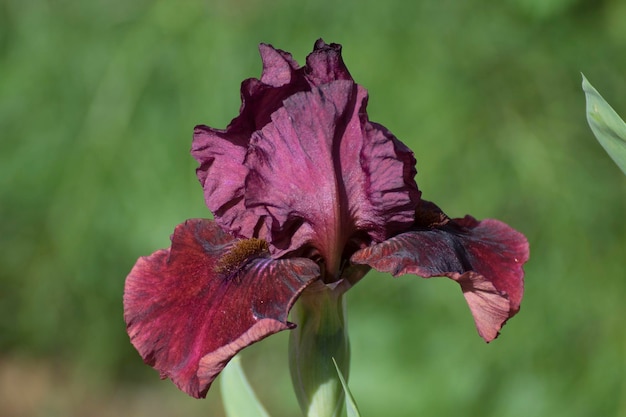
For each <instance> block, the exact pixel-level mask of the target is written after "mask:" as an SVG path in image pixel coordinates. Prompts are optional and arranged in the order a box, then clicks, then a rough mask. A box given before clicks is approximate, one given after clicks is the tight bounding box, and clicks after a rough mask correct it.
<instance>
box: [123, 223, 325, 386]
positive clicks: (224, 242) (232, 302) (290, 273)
mask: <svg viewBox="0 0 626 417" xmlns="http://www.w3.org/2000/svg"><path fill="white" fill-rule="evenodd" d="M239 242H241V241H237V240H234V239H233V238H232V237H231V236H230V235H228V234H226V233H224V232H223V231H222V230H221V229H220V228H219V227H218V226H217V224H215V222H213V221H210V220H204V219H194V220H188V221H187V222H185V223H184V224H181V225H179V226H178V227H177V228H176V230H175V232H174V234H173V236H172V246H171V248H170V249H165V250H160V251H157V252H155V253H153V254H152V255H150V256H148V257H143V258H140V259H139V260H138V261H137V263H136V264H135V266H134V267H133V269H132V270H131V272H130V274H129V275H128V278H127V280H126V287H125V290H124V318H125V320H126V324H127V329H128V334H129V336H130V338H131V342H132V343H133V345H134V346H135V348H136V349H137V350H138V351H139V353H140V354H141V356H142V357H143V359H144V361H145V362H146V363H148V364H149V365H151V366H153V367H154V368H155V369H157V370H158V371H159V372H160V373H161V377H162V378H166V377H168V378H170V379H171V380H172V381H173V382H174V383H175V384H176V385H177V386H178V387H179V388H180V389H181V390H183V391H185V392H186V393H188V394H189V395H192V396H194V397H197V398H198V397H204V396H205V395H206V392H207V391H208V389H209V386H210V385H211V383H212V381H213V380H214V379H215V377H216V376H217V374H218V373H219V372H220V371H221V370H222V369H223V368H224V366H226V364H227V363H228V361H229V360H230V359H231V358H232V357H233V356H234V355H235V354H236V353H237V352H238V351H240V350H241V349H243V348H244V347H246V346H248V345H250V344H251V343H254V342H256V341H258V340H261V339H263V338H265V337H267V336H269V335H271V334H273V333H276V332H278V331H281V330H285V329H288V328H291V327H293V325H292V324H291V323H289V322H288V321H287V316H288V313H289V310H290V308H291V306H292V305H293V303H294V302H295V299H296V298H297V297H298V295H299V294H300V293H301V292H302V291H303V290H304V288H306V286H307V285H308V284H309V283H311V282H312V281H313V280H315V279H316V278H317V277H318V276H319V267H318V266H317V265H316V264H315V263H314V262H313V261H311V260H308V259H302V258H293V259H288V260H273V259H271V258H270V257H269V254H268V253H267V252H264V251H258V253H255V252H254V251H252V252H250V251H248V252H244V254H245V256H244V257H241V256H239V257H237V254H236V253H235V255H232V253H233V250H235V251H236V250H237V247H238V246H237V245H240V243H239ZM224 259H226V263H224Z"/></svg>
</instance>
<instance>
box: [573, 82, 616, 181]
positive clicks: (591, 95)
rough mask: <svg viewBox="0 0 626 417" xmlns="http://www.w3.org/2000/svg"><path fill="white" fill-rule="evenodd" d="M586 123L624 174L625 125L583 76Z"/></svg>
mask: <svg viewBox="0 0 626 417" xmlns="http://www.w3.org/2000/svg"><path fill="white" fill-rule="evenodd" d="M582 77H583V81H582V88H583V91H584V92H585V98H586V101H587V106H586V112H587V122H588V123H589V126H590V127H591V131H592V132H593V134H594V135H595V137H596V139H598V142H600V145H602V147H603V148H604V150H605V151H606V152H607V153H608V154H609V156H610V157H611V158H612V159H613V161H615V163H616V164H617V166H618V167H619V168H620V169H621V170H622V172H624V174H626V123H624V121H623V120H622V119H621V117H620V116H619V115H618V114H617V113H616V112H615V110H613V108H612V107H611V106H610V105H609V104H608V103H607V102H606V101H605V100H604V98H602V96H601V95H600V93H598V91H597V90H596V89H595V88H594V87H593V86H592V85H591V83H589V81H588V80H587V78H585V76H584V75H583V76H582Z"/></svg>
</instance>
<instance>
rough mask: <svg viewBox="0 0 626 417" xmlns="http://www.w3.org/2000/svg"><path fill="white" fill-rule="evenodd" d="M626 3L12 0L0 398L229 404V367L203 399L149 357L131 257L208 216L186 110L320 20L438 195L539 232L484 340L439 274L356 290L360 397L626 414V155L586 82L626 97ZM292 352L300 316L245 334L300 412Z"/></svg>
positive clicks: (353, 321)
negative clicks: (511, 296)
mask: <svg viewBox="0 0 626 417" xmlns="http://www.w3.org/2000/svg"><path fill="white" fill-rule="evenodd" d="M624 22H626V2H623V1H621V0H604V1H597V0H587V1H584V0H505V1H501V2H494V1H486V0H483V1H478V0H472V1H465V2H461V1H451V0H427V1H415V2H408V1H404V0H389V1H386V2H382V1H373V0H362V1H340V0H334V1H327V0H318V1H308V0H304V1H297V2H295V1H289V0H277V1H272V2H269V1H267V2H266V1H261V0H236V1H226V0H223V1H222V0H218V1H180V2H175V1H152V0H138V1H137V0H136V1H130V2H127V1H121V0H113V1H104V0H101V1H82V2H81V1H70V0H56V1H43V0H2V1H1V2H0V128H1V129H0V135H1V139H0V140H1V142H0V143H1V148H0V280H1V281H0V284H1V286H0V415H2V416H6V417H17V416H29V417H30V416H80V417H83V416H90V417H91V416H94V417H100V416H139V417H141V416H155V417H158V416H182V415H186V416H193V415H204V416H218V417H219V416H222V415H223V411H222V406H221V403H220V399H219V395H218V393H219V390H218V389H217V388H218V387H217V385H215V386H214V388H212V390H211V391H210V393H209V396H208V400H205V401H198V400H194V399H191V398H189V397H187V396H186V395H185V394H183V393H181V392H179V391H178V390H177V389H176V388H175V387H174V385H173V384H171V383H170V382H169V381H159V379H158V375H157V373H156V372H155V371H154V370H152V369H151V368H149V367H147V366H145V365H143V363H142V361H141V359H140V358H139V355H138V354H137V353H136V352H135V351H134V349H133V348H132V347H131V345H130V343H129V341H128V337H127V335H126V333H125V325H124V322H123V319H122V291H123V285H124V279H125V276H126V274H127V273H128V271H129V270H130V268H131V266H132V265H133V263H134V262H135V260H136V258H137V257H139V256H142V255H147V254H149V253H151V252H153V251H154V250H156V249H159V248H162V247H166V246H168V242H169V240H168V237H169V235H170V233H171V232H172V231H173V229H174V226H175V225H176V224H178V223H181V222H182V221H184V220H185V219H187V218H192V217H206V216H208V211H207V209H206V208H205V206H204V203H203V198H202V192H201V189H200V186H199V184H198V183H197V180H196V178H195V175H194V169H195V166H196V164H195V162H194V161H193V159H192V158H191V157H190V156H189V154H188V150H189V148H190V144H191V133H192V129H193V126H194V125H195V124H198V123H205V124H208V125H211V126H215V127H225V126H226V125H227V123H228V122H229V121H230V119H232V118H233V117H234V116H235V115H236V114H237V111H238V108H239V104H240V101H239V84H240V82H241V81H242V80H243V79H244V78H248V77H258V76H259V75H260V72H261V61H260V58H259V55H258V51H257V44H258V43H259V42H267V43H271V44H273V45H274V46H276V47H278V48H281V49H284V50H287V51H290V52H292V53H293V54H294V57H295V58H296V59H297V60H298V61H299V62H301V63H302V62H304V58H305V56H306V55H307V54H308V53H309V52H310V51H311V50H312V47H313V43H314V41H315V40H316V39H317V38H318V37H323V38H324V39H325V40H326V41H327V42H337V43H341V44H343V48H344V49H343V50H344V59H345V61H346V64H347V65H348V68H349V69H350V71H351V73H352V75H353V76H354V78H355V80H357V82H359V83H360V84H362V85H364V86H365V87H366V88H368V90H369V92H370V106H369V113H370V118H371V119H372V120H374V121H377V122H380V123H382V124H384V125H385V126H387V127H388V128H389V129H391V130H392V131H393V132H394V133H395V134H396V136H398V137H399V138H400V139H401V140H403V141H405V142H406V143H407V144H408V145H409V146H410V147H411V148H412V149H413V150H414V151H415V154H416V157H417V160H418V171H419V173H418V176H417V181H418V184H419V186H420V188H421V189H422V191H423V192H424V197H425V198H426V199H429V200H432V201H435V202H437V203H438V204H439V205H440V206H441V207H442V208H443V209H444V210H445V211H446V212H447V213H448V214H450V215H452V216H462V215H464V214H466V213H471V214H473V215H474V216H476V217H478V218H485V217H496V218H499V219H502V220H504V221H506V222H508V223H509V224H511V225H512V226H514V227H515V228H517V229H519V230H521V231H523V232H524V233H525V234H526V235H527V236H528V238H529V240H530V243H531V261H530V262H529V263H528V265H527V267H526V272H527V274H526V294H525V299H524V302H523V304H522V310H521V312H520V314H519V315H518V316H516V317H515V318H514V319H512V320H511V321H510V322H509V323H508V324H507V326H505V328H504V331H503V334H502V336H501V337H500V338H499V339H498V340H496V341H494V342H493V343H491V344H489V345H486V344H485V343H484V342H482V340H481V339H480V338H479V337H478V335H477V333H476V330H475V328H474V325H473V322H472V319H471V315H470V313H469V310H468V309H467V306H466V305H465V302H464V300H463V297H462V295H461V292H460V291H459V289H458V288H457V285H456V284H454V283H453V282H450V281H448V280H445V279H432V280H422V279H419V278H416V277H415V278H414V277H403V278H398V279H393V278H391V277H389V276H385V275H382V274H375V273H371V274H370V275H369V276H368V277H367V278H366V279H364V280H363V281H362V282H361V283H359V285H358V286H356V287H355V288H354V289H353V290H352V291H351V293H349V296H348V303H349V306H348V307H349V321H350V327H351V329H350V334H351V341H352V352H353V365H352V372H351V380H350V385H351V387H352V390H353V394H354V395H355V397H356V399H357V401H358V402H359V405H360V408H361V410H362V412H363V414H364V415H369V416H383V415H384V416H399V417H404V416H406V417H413V416H485V417H486V416H499V417H515V416H550V417H560V416H566V417H576V416H581V417H582V416H594V417H595V416H600V417H604V416H626V331H625V330H626V328H625V326H624V319H625V318H626V302H625V301H626V272H625V271H624V268H625V266H626V264H625V259H626V222H625V220H624V214H625V213H626V178H625V177H624V176H623V175H622V174H621V172H620V171H619V169H618V168H617V167H616V166H615V165H614V164H613V163H612V161H611V160H610V158H609V157H608V156H607V155H606V154H605V153H604V151H603V150H602V148H601V147H600V146H599V145H598V143H597V142H596V140H595V139H594V137H593V135H592V133H591V131H590V129H589V127H588V126H587V123H586V119H585V113H584V110H585V104H584V95H583V93H582V90H581V88H580V84H581V72H583V73H584V74H585V75H586V76H587V77H588V79H589V81H590V82H591V83H592V84H594V86H595V87H596V88H597V89H598V90H599V91H600V93H601V94H603V96H604V97H605V98H606V99H607V101H609V103H611V104H612V105H613V107H614V108H615V109H616V110H617V111H618V113H620V114H621V115H622V116H626V24H624ZM286 352H287V334H279V335H276V336H273V337H271V338H268V339H266V340H264V341H263V342H262V343H259V344H257V345H255V346H252V347H250V348H248V349H246V350H245V351H244V352H242V353H243V355H242V356H243V361H244V365H245V367H246V369H247V372H248V373H249V375H250V379H251V380H252V383H253V385H254V386H255V387H256V388H257V389H258V391H259V395H260V397H261V399H262V401H263V402H264V403H265V404H266V406H267V407H268V409H269V410H270V412H271V414H272V415H273V416H277V417H280V416H293V415H297V413H298V411H297V405H296V401H295V398H294V395H293V393H292V391H291V387H290V381H289V376H288V375H289V373H288V369H287V360H286ZM216 384H219V378H218V382H217V383H216ZM244 417H245V416H244Z"/></svg>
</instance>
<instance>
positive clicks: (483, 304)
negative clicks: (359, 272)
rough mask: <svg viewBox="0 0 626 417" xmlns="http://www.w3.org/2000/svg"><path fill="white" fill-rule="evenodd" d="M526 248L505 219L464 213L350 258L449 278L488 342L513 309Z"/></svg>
mask: <svg viewBox="0 0 626 417" xmlns="http://www.w3.org/2000/svg"><path fill="white" fill-rule="evenodd" d="M528 253H529V251H528V242H527V240H526V238H525V237H524V235H522V234H521V233H519V232H517V231H516V230H514V229H512V228H511V227H509V226H507V225H506V224H504V223H502V222H499V221H497V220H492V219H487V220H483V221H481V222H478V221H476V220H475V219H474V218H472V217H470V216H466V217H465V218H463V219H455V220H451V221H450V222H449V223H448V224H447V225H445V226H443V227H440V228H432V229H422V230H415V231H410V232H406V233H402V234H400V235H398V236H395V237H393V238H391V239H389V240H387V241H385V242H382V243H380V244H377V245H373V246H370V247H367V248H365V249H362V250H361V251H359V252H357V253H355V254H354V255H353V256H352V259H351V260H352V262H354V263H357V264H367V265H370V266H371V267H372V268H374V269H376V270H378V271H382V272H390V273H392V274H393V275H394V276H398V275H403V274H415V275H419V276H421V277H424V278H429V277H434V276H447V277H449V278H452V279H453V280H455V281H457V282H458V283H459V284H460V285H461V289H462V291H463V294H464V296H465V299H466V301H467V303H468V305H469V307H470V310H471V311H472V315H473V316H474V321H475V323H476V327H477V328H478V333H479V334H480V335H481V336H482V338H483V339H485V341H487V342H489V341H491V340H493V339H495V338H496V337H497V335H498V332H499V331H500V329H501V328H502V326H503V325H504V323H505V322H506V321H507V320H508V319H509V318H511V317H512V316H514V315H515V314H516V313H517V311H518V310H519V306H520V302H521V300H522V295H523V291H524V282H523V278H524V271H523V269H522V266H523V264H524V263H525V262H526V261H527V260H528Z"/></svg>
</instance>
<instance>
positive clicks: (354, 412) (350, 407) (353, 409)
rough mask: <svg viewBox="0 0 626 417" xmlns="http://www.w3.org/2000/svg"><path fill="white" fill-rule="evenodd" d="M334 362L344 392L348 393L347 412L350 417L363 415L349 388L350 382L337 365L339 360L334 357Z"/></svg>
mask: <svg viewBox="0 0 626 417" xmlns="http://www.w3.org/2000/svg"><path fill="white" fill-rule="evenodd" d="M333 363H334V364H335V369H337V374H338V375H339V380H340V381H341V385H342V386H343V392H344V393H345V394H346V412H347V414H348V417H361V414H360V413H359V408H358V407H357V406H356V401H354V397H353V396H352V393H351V392H350V389H349V388H348V384H347V383H346V380H345V378H344V377H343V374H342V373H341V370H340V369H339V366H337V362H336V361H335V358H333Z"/></svg>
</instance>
